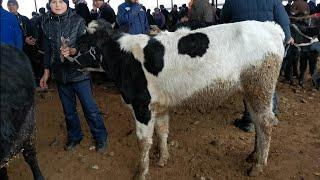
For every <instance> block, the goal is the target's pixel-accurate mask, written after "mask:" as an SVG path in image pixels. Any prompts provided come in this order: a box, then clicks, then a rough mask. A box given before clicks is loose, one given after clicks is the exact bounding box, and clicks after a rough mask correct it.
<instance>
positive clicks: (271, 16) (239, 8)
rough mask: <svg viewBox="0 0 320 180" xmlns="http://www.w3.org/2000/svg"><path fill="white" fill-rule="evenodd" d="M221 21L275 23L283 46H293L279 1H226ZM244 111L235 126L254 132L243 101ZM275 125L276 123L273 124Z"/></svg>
mask: <svg viewBox="0 0 320 180" xmlns="http://www.w3.org/2000/svg"><path fill="white" fill-rule="evenodd" d="M221 19H222V21H223V22H224V23H232V22H239V21H246V20H256V21H275V22H276V23H278V24H279V25H280V26H281V27H282V29H283V31H284V33H285V44H294V39H293V38H292V37H291V32H290V20H289V16H288V14H287V13H286V10H285V8H284V6H283V5H282V3H281V1H279V0H226V2H225V4H224V6H223V8H222V12H221ZM244 106H245V111H244V114H243V117H242V120H239V121H236V122H235V125H236V126H237V127H239V128H240V129H241V130H243V131H245V132H254V131H255V128H254V124H253V123H252V119H251V118H252V117H251V115H250V114H249V111H248V106H247V103H246V102H245V101H244ZM277 106H278V105H277V96H276V94H274V98H273V111H274V113H275V114H276V113H277V111H278V110H277ZM273 123H274V124H275V125H276V124H277V123H278V122H273Z"/></svg>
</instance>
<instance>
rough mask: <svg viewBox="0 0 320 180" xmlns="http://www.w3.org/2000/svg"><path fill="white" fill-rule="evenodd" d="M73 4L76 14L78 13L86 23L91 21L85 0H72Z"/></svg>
mask: <svg viewBox="0 0 320 180" xmlns="http://www.w3.org/2000/svg"><path fill="white" fill-rule="evenodd" d="M72 2H73V4H74V9H75V11H76V13H77V14H78V15H80V16H81V17H82V18H83V19H84V20H85V21H86V24H87V25H88V24H89V22H90V21H91V14H90V11H89V8H88V5H87V2H86V1H85V0H72Z"/></svg>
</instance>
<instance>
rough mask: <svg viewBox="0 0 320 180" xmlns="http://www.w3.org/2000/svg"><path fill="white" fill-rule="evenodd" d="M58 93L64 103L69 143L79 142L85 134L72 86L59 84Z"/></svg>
mask: <svg viewBox="0 0 320 180" xmlns="http://www.w3.org/2000/svg"><path fill="white" fill-rule="evenodd" d="M58 92H59V96H60V100H61V103H62V107H63V111H64V115H65V121H66V126H67V131H68V142H79V143H80V141H81V140H82V137H83V134H82V131H81V124H80V120H79V117H78V114H77V101H76V96H75V92H74V89H73V88H72V85H71V84H58Z"/></svg>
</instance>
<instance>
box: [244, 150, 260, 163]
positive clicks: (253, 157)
mask: <svg viewBox="0 0 320 180" xmlns="http://www.w3.org/2000/svg"><path fill="white" fill-rule="evenodd" d="M246 161H247V162H250V163H256V162H257V153H256V152H255V151H253V152H252V153H250V154H249V156H248V157H247V158H246Z"/></svg>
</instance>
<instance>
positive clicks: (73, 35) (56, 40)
mask: <svg viewBox="0 0 320 180" xmlns="http://www.w3.org/2000/svg"><path fill="white" fill-rule="evenodd" d="M42 27H43V31H44V34H45V38H44V46H45V57H44V68H45V69H50V70H51V72H52V75H53V78H54V79H55V80H56V81H57V82H58V83H68V82H79V81H83V80H86V79H89V73H88V72H80V71H78V70H77V68H76V66H75V65H74V64H73V63H71V62H69V61H68V60H66V59H65V60H63V61H62V60H61V55H60V47H61V37H64V38H69V39H70V42H69V47H72V48H76V41H77V39H78V38H79V37H80V36H81V35H83V34H84V33H85V29H86V23H85V21H84V19H83V18H81V17H80V16H79V15H77V14H76V12H74V11H72V10H71V9H68V10H67V12H66V13H64V14H63V15H59V16H58V15H53V14H48V15H47V17H45V18H44V20H43V22H42Z"/></svg>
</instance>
